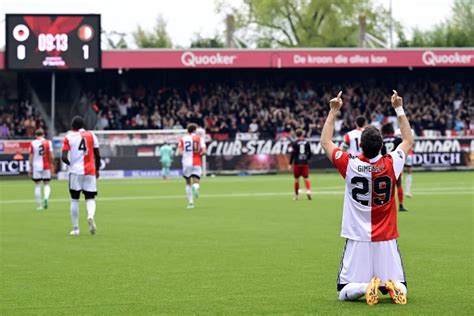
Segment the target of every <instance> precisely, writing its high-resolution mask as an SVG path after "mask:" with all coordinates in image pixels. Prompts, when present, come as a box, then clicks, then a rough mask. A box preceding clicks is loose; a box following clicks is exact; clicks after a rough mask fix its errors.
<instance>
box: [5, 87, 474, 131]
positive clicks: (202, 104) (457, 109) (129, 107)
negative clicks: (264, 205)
mask: <svg viewBox="0 0 474 316" xmlns="http://www.w3.org/2000/svg"><path fill="white" fill-rule="evenodd" d="M401 82H402V83H401V84H397V86H396V87H393V86H391V85H390V84H387V83H380V82H377V81H376V80H365V81H364V82H357V81H352V82H345V83H344V84H342V85H334V84H332V83H330V82H327V83H321V82H310V81H306V82H302V81H300V82H285V83H277V82H276V81H263V80H255V81H241V82H235V81H233V82H231V83H228V82H221V81H214V82H212V81H209V82H201V83H195V84H191V85H189V86H186V87H184V86H181V87H179V88H178V87H162V88H160V89H155V90H153V89H145V88H144V87H143V86H142V85H138V86H137V87H136V88H134V89H131V90H130V91H128V92H126V93H122V94H120V93H118V92H116V91H110V90H98V91H94V92H91V93H89V94H88V98H89V99H88V100H89V102H90V104H91V106H92V108H93V109H94V110H95V111H96V113H97V117H98V120H97V124H96V126H95V128H96V129H101V130H127V129H182V128H185V127H186V125H187V124H188V123H197V124H198V125H199V126H202V127H204V128H205V129H206V132H207V133H209V134H211V135H212V136H213V137H214V138H221V139H225V138H228V137H230V138H232V137H234V136H235V135H236V134H237V133H258V134H259V136H260V137H275V136H278V135H287V134H289V133H292V132H293V131H294V130H295V129H297V128H303V129H304V130H305V131H306V133H307V135H306V136H307V137H318V136H320V134H321V130H322V126H323V123H324V119H325V117H326V115H327V111H328V102H329V100H330V99H331V98H332V97H334V95H335V94H336V93H337V91H338V90H339V89H342V90H343V102H344V105H343V107H342V110H341V114H340V116H339V120H338V121H337V123H336V133H337V134H338V135H341V136H342V135H344V134H345V133H346V132H348V131H350V130H351V129H353V128H354V127H355V126H354V123H353V122H354V121H355V118H356V117H357V116H359V115H364V116H366V118H367V119H368V122H369V123H370V124H372V125H375V126H381V125H382V124H384V123H385V122H387V121H393V122H395V123H396V117H395V113H394V111H393V109H392V108H391V105H390V95H391V89H392V88H396V89H398V91H399V92H400V94H401V95H402V96H403V97H404V100H405V112H406V113H407V115H408V118H409V120H410V121H411V124H412V127H413V129H414V130H415V133H416V134H417V135H418V136H422V135H426V134H427V131H429V132H431V133H433V132H434V133H436V134H437V135H443V136H444V135H453V134H454V135H472V134H473V133H474V122H473V121H472V119H471V117H472V110H473V108H474V86H473V85H472V84H469V83H468V82H461V83H454V81H449V80H446V81H443V80H412V81H411V82H409V83H408V80H405V81H401ZM4 101H5V100H4ZM40 127H41V128H43V129H46V125H45V122H44V120H43V119H42V118H41V116H40V115H39V113H38V112H37V111H35V108H34V107H33V106H32V105H31V104H30V103H28V102H21V103H19V104H17V103H8V102H0V138H4V139H5V138H30V137H33V135H34V131H35V130H36V129H37V128H40Z"/></svg>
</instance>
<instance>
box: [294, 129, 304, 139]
mask: <svg viewBox="0 0 474 316" xmlns="http://www.w3.org/2000/svg"><path fill="white" fill-rule="evenodd" d="M295 135H296V137H301V136H303V130H302V129H301V128H298V129H297V130H296V132H295Z"/></svg>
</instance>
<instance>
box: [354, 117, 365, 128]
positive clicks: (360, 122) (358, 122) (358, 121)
mask: <svg viewBox="0 0 474 316" xmlns="http://www.w3.org/2000/svg"><path fill="white" fill-rule="evenodd" d="M365 122H367V120H366V118H365V116H362V115H359V116H358V117H357V118H356V125H357V127H364V125H365Z"/></svg>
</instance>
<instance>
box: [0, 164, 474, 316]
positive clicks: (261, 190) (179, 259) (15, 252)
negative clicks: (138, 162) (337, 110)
mask: <svg viewBox="0 0 474 316" xmlns="http://www.w3.org/2000/svg"><path fill="white" fill-rule="evenodd" d="M473 176H474V173H472V172H471V173H469V172H453V173H448V172H441V173H415V174H414V185H413V193H414V197H413V198H412V199H406V202H405V205H406V207H407V208H408V209H409V212H407V213H402V214H400V213H399V214H398V216H399V223H398V225H399V231H400V238H399V245H400V250H401V253H402V257H403V260H404V265H405V270H406V274H407V282H408V304H407V305H406V306H397V305H394V304H393V303H392V302H391V300H390V299H389V298H388V297H383V298H382V300H381V303H380V304H379V305H377V306H367V305H366V304H365V302H364V301H363V300H361V301H360V302H355V303H351V302H342V303H341V302H339V301H337V297H336V277H337V271H338V267H339V260H340V256H341V253H342V247H343V244H344V240H343V239H342V238H340V237H339V233H340V222H341V214H342V200H343V180H342V178H341V177H340V176H339V175H337V174H335V173H331V174H313V175H312V178H311V179H312V183H313V190H314V192H315V195H314V200H313V201H307V200H306V199H302V200H300V201H297V202H294V201H292V199H291V192H292V178H291V177H290V176H289V175H278V176H252V177H216V178H208V179H204V181H203V183H202V188H201V197H200V198H199V200H197V201H196V208H195V209H193V210H187V209H186V200H185V196H184V185H183V181H182V180H181V179H179V180H178V179H176V180H170V181H162V180H158V179H153V180H143V179H142V180H109V181H107V180H101V181H100V182H99V192H100V195H99V197H98V202H97V214H96V222H97V227H98V231H97V235H95V236H90V235H89V233H88V230H87V223H86V211H85V204H84V202H83V201H81V213H80V225H81V227H80V228H81V235H80V236H78V237H71V236H69V231H70V229H71V224H70V217H69V200H68V191H67V183H66V182H58V181H53V182H52V196H51V200H50V208H49V209H48V210H47V211H41V212H37V211H35V205H34V202H33V183H32V182H31V181H29V180H28V181H27V180H13V181H2V182H1V184H0V190H1V196H0V198H1V199H0V314H1V315H10V314H16V315H25V314H34V315H37V314H40V315H55V314H68V315H84V314H88V315H89V314H90V315H92V314H96V315H117V314H127V315H138V314H140V315H141V314H173V315H185V314H201V315H202V314H221V315H229V314H233V315H242V314H253V315H255V314H258V315H261V314H278V315H281V314H286V315H288V314H294V315H303V314H318V315H328V314H337V315H358V314H360V315H387V314H388V315H402V314H403V315H406V314H411V315H467V314H470V315H472V314H473V311H474V306H473V301H474V300H473V299H472V293H473V262H474V261H473V226H474V225H473V196H474V177H473ZM303 197H304V196H303Z"/></svg>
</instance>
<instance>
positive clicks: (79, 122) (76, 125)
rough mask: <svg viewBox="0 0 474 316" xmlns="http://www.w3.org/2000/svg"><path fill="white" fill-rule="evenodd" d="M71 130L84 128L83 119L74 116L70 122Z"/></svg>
mask: <svg viewBox="0 0 474 316" xmlns="http://www.w3.org/2000/svg"><path fill="white" fill-rule="evenodd" d="M71 126H72V129H74V130H77V129H81V128H84V119H83V118H82V117H81V116H79V115H78V116H74V117H73V118H72V122H71Z"/></svg>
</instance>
